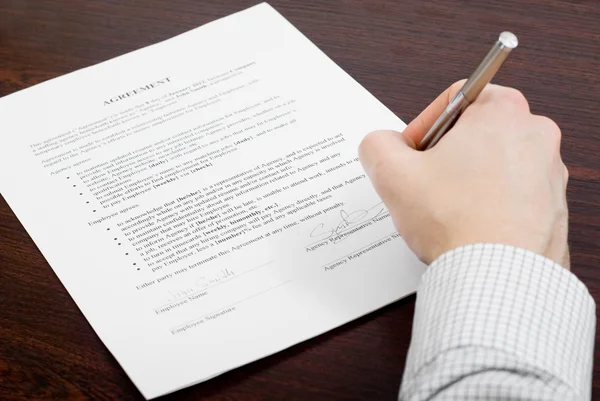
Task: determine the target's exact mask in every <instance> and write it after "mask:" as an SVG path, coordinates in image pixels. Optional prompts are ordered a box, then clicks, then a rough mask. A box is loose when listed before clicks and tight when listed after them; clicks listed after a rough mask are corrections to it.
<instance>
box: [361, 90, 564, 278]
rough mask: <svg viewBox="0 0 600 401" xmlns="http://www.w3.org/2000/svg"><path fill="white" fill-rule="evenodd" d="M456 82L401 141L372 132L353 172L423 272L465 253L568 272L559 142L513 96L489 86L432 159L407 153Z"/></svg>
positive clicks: (550, 126)
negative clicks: (534, 261)
mask: <svg viewBox="0 0 600 401" xmlns="http://www.w3.org/2000/svg"><path fill="white" fill-rule="evenodd" d="M463 83H464V81H459V82H456V83H455V84H453V85H452V86H450V87H449V88H448V89H446V91H444V92H443V93H442V94H441V95H440V96H439V97H438V98H437V99H436V100H435V101H434V102H433V103H431V104H430V105H429V106H428V107H427V108H426V109H425V110H424V111H423V112H422V113H421V114H420V115H419V116H418V117H417V118H416V119H415V120H413V121H412V122H411V123H410V124H409V125H408V126H407V127H406V129H405V130H404V131H403V132H402V133H399V132H395V131H375V132H372V133H370V134H369V135H367V136H366V137H365V138H364V140H363V141H362V142H361V144H360V146H359V156H360V160H361V163H362V165H363V167H364V169H365V171H366V173H367V175H368V176H369V178H370V179H371V182H372V184H373V186H374V188H375V190H376V191H377V193H378V194H379V196H380V197H381V198H382V200H383V201H384V202H385V204H386V206H387V207H388V210H389V211H390V214H391V216H392V219H393V221H394V224H395V226H396V229H397V230H398V232H399V234H400V235H401V236H402V237H403V238H404V240H405V241H406V243H407V245H408V246H409V247H410V248H411V249H412V250H413V252H415V253H416V255H417V256H418V257H419V258H420V259H421V260H422V261H423V262H425V263H431V262H432V261H434V260H435V259H436V258H437V257H438V256H440V255H441V254H442V253H444V252H446V251H449V250H451V249H454V248H456V247H459V246H462V245H468V244H473V243H483V242H485V243H502V244H506V245H513V246H517V247H521V248H524V249H528V250H530V251H533V252H536V253H538V254H541V255H544V256H546V257H548V258H549V259H552V260H554V261H555V262H557V263H559V264H561V265H562V266H564V267H565V268H567V269H568V268H569V251H568V244H567V236H568V211H567V202H566V187H567V181H568V171H567V168H566V167H565V165H564V164H563V162H562V159H561V156H560V142H561V132H560V129H559V127H558V126H557V125H556V124H555V123H554V122H553V121H552V120H550V119H549V118H547V117H543V116H537V115H532V114H531V112H530V110H529V105H528V103H527V100H526V99H525V97H524V96H523V95H522V94H521V93H520V92H519V91H517V90H515V89H512V88H507V87H503V86H498V85H491V84H490V85H488V86H486V88H485V89H484V90H483V91H482V92H481V94H480V95H479V97H478V98H477V100H476V101H475V102H473V104H471V105H470V106H469V107H468V108H467V109H466V110H465V112H464V113H463V114H462V116H461V117H460V118H459V119H458V121H457V123H456V124H455V125H454V127H453V128H452V129H451V130H450V131H448V132H447V133H446V135H445V136H444V137H443V138H442V139H441V140H440V141H439V142H438V143H437V144H436V145H435V146H434V147H433V148H431V149H429V150H427V151H417V150H415V143H419V142H420V141H421V139H422V138H423V136H425V134H426V133H427V131H428V129H429V128H430V127H431V126H432V125H433V123H434V121H435V120H436V119H437V117H438V116H439V115H440V114H441V113H442V111H443V110H444V109H445V107H446V106H447V105H448V103H449V100H451V99H452V98H453V97H454V95H455V94H456V92H458V90H459V89H460V88H461V87H462V85H463Z"/></svg>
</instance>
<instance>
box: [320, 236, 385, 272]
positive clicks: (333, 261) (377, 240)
mask: <svg viewBox="0 0 600 401" xmlns="http://www.w3.org/2000/svg"><path fill="white" fill-rule="evenodd" d="M394 234H396V233H395V232H393V233H390V234H387V235H384V236H383V237H381V238H379V239H376V240H375V241H373V242H371V243H369V244H367V245H365V246H363V247H362V248H358V249H355V250H353V251H352V252H349V253H347V254H345V255H344V256H340V257H339V258H337V259H336V260H332V261H331V262H329V263H325V264H324V265H321V266H319V269H320V268H321V267H325V266H329V265H331V264H333V263H335V262H337V261H338V260H342V259H345V258H346V257H348V255H351V254H353V253H355V252H358V251H360V250H361V249H365V248H366V247H368V246H371V245H373V244H374V243H376V242H379V241H381V240H382V239H385V238H387V237H390V236H392V235H394Z"/></svg>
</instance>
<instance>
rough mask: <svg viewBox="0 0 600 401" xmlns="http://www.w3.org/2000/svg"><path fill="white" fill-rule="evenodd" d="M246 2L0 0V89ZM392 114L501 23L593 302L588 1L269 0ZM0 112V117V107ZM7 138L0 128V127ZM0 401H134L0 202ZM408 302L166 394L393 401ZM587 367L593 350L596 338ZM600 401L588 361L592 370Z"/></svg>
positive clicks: (598, 24) (421, 99) (593, 66)
mask: <svg viewBox="0 0 600 401" xmlns="http://www.w3.org/2000/svg"><path fill="white" fill-rule="evenodd" d="M252 4H254V2H253V1H250V0H237V1H222V0H211V1H196V0H170V1H162V0H146V1H143V0H137V1H130V2H122V1H118V0H103V1H85V0H45V1H43V2H42V1H34V0H29V1H28V0H21V1H12V2H11V1H8V2H7V1H6V0H4V1H1V2H0V96H4V95H8V94H10V93H12V92H15V91H17V90H20V89H23V88H27V87H29V86H32V85H34V84H37V83H39V82H41V81H44V80H47V79H50V78H54V77H57V76H59V75H62V74H65V73H68V72H70V71H73V70H76V69H79V68H82V67H86V66H88V65H91V64H95V63H98V62H100V61H103V60H106V59H109V58H112V57H115V56H118V55H120V54H122V53H125V52H129V51H132V50H135V49H137V48H140V47H143V46H146V45H149V44H152V43H154V42H156V41H159V40H163V39H166V38H169V37H171V36H173V35H176V34H178V33H181V32H184V31H186V30H189V29H191V28H194V27H197V26H199V25H201V24H203V23H206V22H208V21H211V20H213V19H216V18H218V17H222V16H225V15H227V14H229V13H232V12H234V11H237V10H240V9H243V8H246V7H248V6H251V5H252ZM271 4H272V5H273V6H275V7H276V8H277V9H278V10H279V11H280V12H281V13H283V14H284V16H286V17H287V18H288V19H289V20H290V21H291V22H292V23H293V24H294V25H296V27H298V28H299V29H300V30H301V31H302V32H303V33H304V34H305V35H307V36H308V37H309V38H310V39H311V40H313V41H314V42H315V43H316V44H317V46H319V47H320V48H321V49H322V50H323V51H325V53H327V54H328V55H329V56H330V57H331V58H332V59H333V60H334V61H336V62H337V63H338V64H339V65H340V66H341V67H342V68H344V69H345V70H346V71H347V72H348V73H350V74H351V75H352V76H353V77H354V78H356V79H357V80H358V81H359V82H360V83H362V84H363V85H364V86H365V87H366V88H367V89H368V90H370V91H371V92H372V93H373V94H374V95H375V96H376V97H378V98H379V99H380V100H381V101H382V102H383V103H384V104H386V105H387V106H388V107H390V108H391V109H392V110H394V111H395V112H396V113H397V114H398V115H399V116H400V117H401V118H402V119H403V120H404V121H406V122H408V121H409V120H410V119H411V118H413V117H414V116H416V115H417V113H418V112H419V111H420V110H421V109H422V108H423V107H425V106H426V105H427V104H428V103H429V102H430V101H431V100H432V99H433V98H434V97H435V96H436V95H437V94H438V93H439V92H440V91H441V90H443V89H444V88H446V86H447V85H449V84H450V83H452V82H453V81H455V80H457V79H460V78H463V77H465V74H469V73H470V72H471V71H472V70H473V68H474V67H475V66H476V65H477V63H478V62H479V61H480V59H481V57H482V56H483V54H485V52H486V51H487V50H488V48H489V46H490V44H491V42H492V41H493V40H494V39H495V37H496V35H497V34H498V33H499V32H500V31H502V30H512V31H514V32H515V33H517V34H518V36H519V39H520V46H519V48H518V50H517V51H516V52H515V53H513V55H511V57H510V58H509V60H508V62H507V64H506V65H505V67H503V69H502V70H501V71H500V73H499V75H498V76H497V80H496V82H498V83H502V84H505V85H510V86H515V87H517V88H519V89H520V90H522V91H523V92H524V93H525V95H526V96H527V97H528V99H529V101H530V103H531V108H532V110H533V111H534V112H536V113H540V114H542V113H543V114H546V115H548V116H550V117H552V118H553V119H554V120H555V121H557V122H558V123H559V125H560V126H561V128H562V130H563V134H564V158H565V162H566V164H567V166H568V167H569V169H570V172H571V181H570V185H569V204H570V210H571V226H570V230H571V245H572V263H573V271H574V272H575V274H577V275H578V276H579V277H580V278H581V279H582V280H583V282H584V283H585V284H586V285H587V286H588V288H589V289H590V291H591V293H592V294H593V296H594V297H595V299H596V301H597V302H598V301H600V184H599V182H598V180H599V178H600V115H599V110H598V105H599V104H600V95H599V93H600V85H599V82H600V1H598V0H587V1H585V0H581V1H577V0H571V1H557V0H537V1H536V0H505V1H502V2H498V1H493V0H485V1H484V0H477V1H475V0H473V1H468V0H445V1H444V0H437V1H427V2H421V1H418V0H403V1H399V0H388V1H384V0H336V1H333V0H330V1H318V0H312V1H299V0H296V1H294V0H274V1H273V2H272V3H271ZM0 118H1V114H0ZM0 135H6V133H0ZM0 301H1V303H0V398H3V399H28V400H29V399H62V398H92V399H141V398H142V397H141V395H140V394H139V392H138V391H137V390H136V388H135V387H134V386H133V384H132V383H131V382H130V380H129V379H128V378H127V376H126V375H125V373H124V372H123V370H122V369H121V368H120V367H119V365H118V364H117V362H116V361H115V360H114V359H113V357H112V356H111V355H110V354H109V352H108V351H107V350H106V348H105V347H104V346H103V344H102V343H101V342H100V340H99V339H98V338H97V337H96V335H95V334H94V331H93V330H92V329H91V327H90V326H89V324H88V323H87V321H86V320H85V319H84V317H83V315H82V314H81V313H80V311H79V310H78V309H77V307H76V306H75V304H74V303H73V301H72V300H71V298H70V296H69V295H68V293H67V292H66V290H65V289H64V287H63V286H62V285H61V283H60V282H59V281H58V279H57V277H56V276H55V275H54V273H53V271H52V269H51V268H50V266H49V265H48V264H47V263H46V261H45V260H44V258H43V257H42V256H41V254H40V252H39V251H38V250H37V248H36V246H35V245H34V243H33V241H32V240H31V239H30V237H29V236H28V235H27V233H26V232H25V230H24V229H23V227H22V226H21V224H20V223H19V221H18V220H17V218H16V217H15V216H14V214H13V213H12V211H11V210H10V209H9V207H8V206H7V205H6V203H5V202H4V200H3V199H2V198H0ZM413 305H414V297H410V298H408V299H406V300H404V301H401V302H398V303H396V304H394V305H392V306H389V307H387V308H385V309H383V310H380V311H378V312H376V313H373V314H371V315H369V316H367V317H364V318H362V319H359V320H357V321H355V322H353V323H351V324H348V325H346V326H345V327H342V328H340V329H338V330H335V331H333V332H331V333H328V334H325V335H322V336H320V337H318V338H316V339H313V340H311V341H307V342H306V343H303V344H301V345H298V346H296V347H293V348H292V349H290V350H287V351H285V352H282V353H279V354H277V355H275V356H272V357H269V358H266V359H264V360H262V361H259V362H257V363H254V364H251V365H248V366H246V367H243V368H240V369H238V370H235V371H232V372H230V373H227V374H225V375H223V376H220V377H218V378H215V379H213V380H210V381H209V382H206V383H204V384H200V385H197V386H193V387H191V388H188V389H185V390H182V391H180V392H177V393H175V394H172V395H170V396H167V397H165V398H166V399H173V400H174V399H203V400H204V399H211V400H217V399H218V400H289V401H291V400H301V401H306V400H311V401H317V400H393V399H395V397H396V394H397V390H398V386H399V383H400V379H401V374H402V370H403V367H404V359H405V357H406V351H407V348H408V345H409V340H410V332H411V320H412V313H413ZM596 338H597V340H596V349H597V351H596V357H595V359H596V361H597V362H600V359H599V356H600V343H599V342H598V336H597V337H596ZM594 396H595V397H594V398H595V399H596V398H597V399H600V363H597V364H596V366H595V369H594Z"/></svg>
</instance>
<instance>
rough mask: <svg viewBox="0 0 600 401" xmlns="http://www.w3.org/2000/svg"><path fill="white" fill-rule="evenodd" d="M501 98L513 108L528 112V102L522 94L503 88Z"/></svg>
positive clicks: (516, 90) (515, 90)
mask: <svg viewBox="0 0 600 401" xmlns="http://www.w3.org/2000/svg"><path fill="white" fill-rule="evenodd" d="M501 96H502V99H503V100H504V101H506V102H508V103H510V104H512V105H513V106H516V107H517V108H519V109H523V110H527V111H529V102H528V101H527V98H526V97H525V95H524V94H523V92H521V91H520V90H518V89H515V88H511V87H504V88H503V90H502V94H501Z"/></svg>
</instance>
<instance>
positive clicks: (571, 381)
mask: <svg viewBox="0 0 600 401" xmlns="http://www.w3.org/2000/svg"><path fill="white" fill-rule="evenodd" d="M595 328H596V306H595V302H594V299H593V298H592V297H591V296H590V294H589V292H588V290H587V288H586V287H585V286H584V285H583V283H581V281H579V280H578V279H577V278H576V277H575V275H573V274H572V273H571V272H569V271H568V270H566V269H564V268H562V267H561V266H559V265H558V264H556V263H554V262H552V261H551V260H549V259H547V258H544V257H543V256H540V255H538V254H535V253H532V252H530V251H527V250H524V249H520V248H515V247H512V246H506V245H499V244H476V245H469V246H463V247H460V248H457V249H454V250H452V251H450V252H447V253H445V254H444V255H442V256H441V257H440V258H438V259H437V260H436V261H434V262H433V263H432V264H431V266H429V268H428V269H427V271H426V272H425V274H424V275H423V278H422V281H421V284H420V288H419V290H418V291H417V301H416V307H415V316H414V324H413V332H412V339H411V345H410V348H409V352H408V357H407V361H406V368H405V371H404V376H403V379H402V384H401V386H400V393H399V397H398V399H399V400H401V401H425V400H430V401H441V400H444V401H454V400H461V401H462V400H507V401H509V400H511V401H512V400H519V401H522V400H528V401H529V400H553V401H554V400H556V401H558V400H560V401H566V400H578V401H579V400H589V399H590V398H591V381H592V365H593V351H594V335H595Z"/></svg>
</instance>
